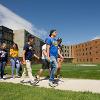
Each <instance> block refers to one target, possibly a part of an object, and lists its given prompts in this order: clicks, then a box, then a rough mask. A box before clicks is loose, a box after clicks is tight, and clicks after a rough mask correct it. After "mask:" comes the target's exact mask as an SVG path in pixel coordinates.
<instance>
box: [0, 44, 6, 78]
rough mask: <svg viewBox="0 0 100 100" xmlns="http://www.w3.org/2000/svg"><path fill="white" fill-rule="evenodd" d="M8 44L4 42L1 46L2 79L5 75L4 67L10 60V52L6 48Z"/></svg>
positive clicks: (0, 68) (0, 70)
mask: <svg viewBox="0 0 100 100" xmlns="http://www.w3.org/2000/svg"><path fill="white" fill-rule="evenodd" d="M6 47H7V45H6V44H5V43H3V44H2V45H1V48H0V72H1V79H3V76H4V68H5V65H6V63H7V60H8V52H7V50H6Z"/></svg>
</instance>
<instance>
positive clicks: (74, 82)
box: [0, 78, 100, 93]
mask: <svg viewBox="0 0 100 100" xmlns="http://www.w3.org/2000/svg"><path fill="white" fill-rule="evenodd" d="M42 79H43V78H42ZM27 80H28V78H26V81H27ZM20 81H21V78H15V79H6V80H0V82H10V83H20ZM48 82H49V81H48V80H45V79H43V80H41V81H40V82H39V83H38V84H37V85H38V87H45V88H52V87H50V86H49V85H48ZM25 85H30V84H29V83H26V84H25ZM55 89H60V90H72V91H82V92H84V91H89V92H93V93H100V80H88V79H68V78H64V79H62V80H61V81H59V85H58V86H56V87H55Z"/></svg>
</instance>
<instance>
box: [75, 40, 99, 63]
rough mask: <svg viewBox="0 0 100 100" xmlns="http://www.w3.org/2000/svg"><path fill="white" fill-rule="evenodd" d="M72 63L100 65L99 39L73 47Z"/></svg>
mask: <svg viewBox="0 0 100 100" xmlns="http://www.w3.org/2000/svg"><path fill="white" fill-rule="evenodd" d="M73 51H74V52H73V56H74V60H73V62H74V63H100V39H96V40H92V41H89V42H85V43H81V44H77V45H73Z"/></svg>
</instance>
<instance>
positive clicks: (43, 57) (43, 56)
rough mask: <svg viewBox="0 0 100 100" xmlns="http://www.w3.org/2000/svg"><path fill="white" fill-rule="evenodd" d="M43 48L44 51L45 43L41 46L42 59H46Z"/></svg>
mask: <svg viewBox="0 0 100 100" xmlns="http://www.w3.org/2000/svg"><path fill="white" fill-rule="evenodd" d="M43 50H45V51H46V44H44V45H43V46H42V59H46V56H45V55H44V54H43Z"/></svg>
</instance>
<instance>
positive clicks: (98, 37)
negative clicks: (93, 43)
mask: <svg viewBox="0 0 100 100" xmlns="http://www.w3.org/2000/svg"><path fill="white" fill-rule="evenodd" d="M96 39H100V36H96V37H94V38H93V39H92V40H96Z"/></svg>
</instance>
